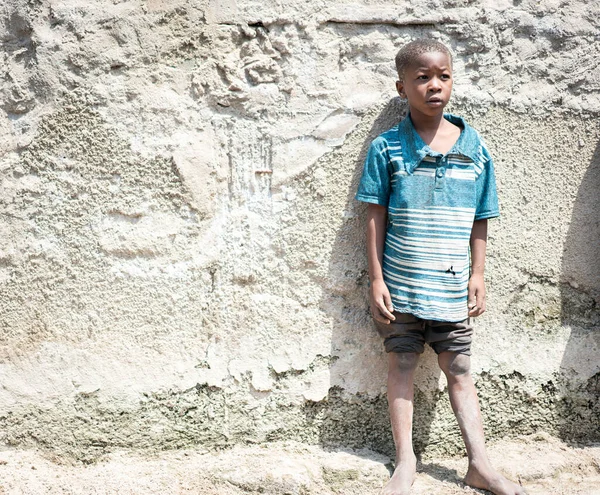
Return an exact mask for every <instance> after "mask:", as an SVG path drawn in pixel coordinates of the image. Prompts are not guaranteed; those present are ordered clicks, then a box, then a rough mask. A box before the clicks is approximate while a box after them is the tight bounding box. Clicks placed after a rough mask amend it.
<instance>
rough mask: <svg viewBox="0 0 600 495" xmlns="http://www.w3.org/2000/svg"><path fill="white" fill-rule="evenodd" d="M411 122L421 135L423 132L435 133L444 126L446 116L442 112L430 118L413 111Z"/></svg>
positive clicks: (411, 112) (411, 111)
mask: <svg viewBox="0 0 600 495" xmlns="http://www.w3.org/2000/svg"><path fill="white" fill-rule="evenodd" d="M410 120H412V123H413V127H414V128H415V130H416V131H417V132H418V133H419V134H420V133H422V132H424V133H428V132H435V131H437V130H438V129H439V128H440V127H441V126H442V125H443V123H444V114H443V113H442V112H440V113H439V114H437V115H434V116H430V115H425V114H424V113H421V112H414V111H413V110H412V109H411V110H410Z"/></svg>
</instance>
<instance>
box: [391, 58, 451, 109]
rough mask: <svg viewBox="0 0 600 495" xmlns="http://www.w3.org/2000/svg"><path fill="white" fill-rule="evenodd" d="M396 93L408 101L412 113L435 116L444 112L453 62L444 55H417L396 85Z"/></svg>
mask: <svg viewBox="0 0 600 495" xmlns="http://www.w3.org/2000/svg"><path fill="white" fill-rule="evenodd" d="M396 89H397V90H398V94H399V95H400V96H402V97H404V98H407V99H408V104H409V106H410V111H411V113H412V114H415V113H422V114H423V115H426V116H430V117H432V116H436V115H439V114H440V113H443V111H444V107H445V106H446V105H447V104H448V101H449V100H450V94H451V93H452V63H451V61H450V58H449V57H448V55H446V54H445V53H443V52H429V53H423V54H422V55H420V56H419V57H418V58H417V59H416V60H415V61H414V63H413V64H411V65H410V66H408V67H407V68H406V70H405V71H404V77H403V80H402V81H397V82H396Z"/></svg>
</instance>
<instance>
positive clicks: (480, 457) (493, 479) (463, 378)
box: [438, 352, 526, 495]
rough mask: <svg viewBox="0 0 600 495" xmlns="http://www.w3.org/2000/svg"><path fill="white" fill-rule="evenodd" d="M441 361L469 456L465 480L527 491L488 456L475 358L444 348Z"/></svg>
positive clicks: (508, 494)
mask: <svg viewBox="0 0 600 495" xmlns="http://www.w3.org/2000/svg"><path fill="white" fill-rule="evenodd" d="M438 362H439V363H440V368H441V369H442V371H443V372H444V373H445V375H446V378H447V379H448V393H449V394H450V403H451V404H452V410H453V411H454V414H455V415H456V419H457V421H458V426H459V427H460V431H461V433H462V437H463V440H464V442H465V447H466V448H467V455H468V456H469V470H468V471H467V475H466V476H465V483H466V484H467V485H470V486H472V487H474V488H482V489H484V490H489V491H490V492H492V493H494V494H496V495H525V494H526V492H525V490H524V489H523V487H521V486H519V485H517V484H516V483H513V482H512V481H509V480H507V479H506V478H505V477H504V476H502V475H501V474H500V473H498V472H497V471H495V470H494V469H493V468H492V466H491V464H490V461H489V459H488V456H487V453H486V451H485V437H484V433H483V422H482V420H481V412H480V410H479V401H478V400H477V392H476V390H475V385H474V383H473V378H472V377H471V373H470V368H471V358H470V357H469V356H466V355H464V354H457V353H455V352H441V353H440V354H439V356H438Z"/></svg>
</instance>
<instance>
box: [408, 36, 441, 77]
mask: <svg viewBox="0 0 600 495" xmlns="http://www.w3.org/2000/svg"><path fill="white" fill-rule="evenodd" d="M432 52H439V53H443V54H445V55H446V56H447V57H448V60H449V61H450V65H452V53H451V52H450V50H449V48H448V47H447V46H446V45H444V44H443V43H440V42H439V41H435V40H432V39H427V38H418V39H416V40H414V41H411V42H410V43H407V44H406V45H404V46H403V47H402V48H400V50H399V51H398V53H397V54H396V70H397V71H398V79H399V80H400V81H404V74H405V72H406V69H408V68H409V67H410V66H412V65H414V64H415V63H417V62H418V60H419V57H420V56H421V55H423V54H424V53H432Z"/></svg>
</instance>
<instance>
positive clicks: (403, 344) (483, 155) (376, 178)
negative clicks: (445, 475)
mask: <svg viewBox="0 0 600 495" xmlns="http://www.w3.org/2000/svg"><path fill="white" fill-rule="evenodd" d="M396 67H397V69H398V79H399V80H398V81H397V82H396V88H397V90H398V93H399V94H400V96H401V97H403V98H406V99H407V100H408V105H409V115H407V116H406V118H405V119H404V120H402V121H401V122H400V123H399V124H398V125H396V126H395V127H393V128H392V129H390V130H388V131H386V132H384V133H383V134H381V135H380V136H378V137H377V138H376V139H375V140H374V141H373V143H372V144H371V147H370V149H369V153H368V155H367V158H366V160H365V166H364V171H363V175H362V178H361V182H360V185H359V188H358V193H357V195H356V198H357V199H358V200H360V201H364V202H366V203H369V207H368V213H367V252H368V259H369V278H370V299H371V311H372V313H373V317H374V319H375V324H376V327H377V330H378V332H379V334H380V335H381V336H382V337H383V338H384V345H385V349H386V351H387V352H388V353H389V368H388V387H387V391H388V403H389V411H390V419H391V423H392V433H393V437H394V443H395V446H396V469H395V471H394V474H393V475H392V477H391V479H390V481H389V482H388V483H387V484H386V486H385V487H384V489H383V492H382V493H383V494H385V495H392V494H393V495H407V494H408V493H409V492H410V488H411V486H412V484H413V481H414V478H415V473H416V457H415V454H414V452H413V445H412V416H413V378H414V372H415V368H416V366H417V360H418V357H419V354H421V353H422V352H423V350H424V343H425V342H427V343H428V344H429V345H430V346H431V347H432V348H433V349H434V351H435V352H436V353H437V355H438V362H439V365H440V368H441V369H442V370H443V372H444V374H445V375H446V377H447V380H448V392H449V394H450V402H451V404H452V409H453V411H454V414H455V415H456V419H457V420H458V424H459V426H460V430H461V433H462V436H463V439H464V442H465V446H466V449H467V453H468V457H469V469H468V472H467V475H466V477H465V483H466V484H467V485H470V486H472V487H476V488H482V489H485V490H489V491H491V492H492V493H494V494H496V495H523V494H525V491H524V490H523V488H521V487H520V486H519V485H516V484H515V483H513V482H511V481H509V480H507V479H506V478H504V477H503V476H501V475H500V474H499V473H498V472H496V471H494V469H493V468H492V467H491V465H490V462H489V460H488V457H487V454H486V451H485V440H484V434H483V426H482V420H481V413H480V410H479V403H478V400H477V393H476V391H475V386H474V384H473V380H472V378H471V375H470V354H471V351H470V345H471V335H472V333H473V330H472V327H471V326H470V324H469V317H473V316H479V315H481V314H482V313H483V312H484V311H485V284H484V280H483V269H484V262H485V249H486V241H487V219H488V218H493V217H496V216H498V215H499V211H498V200H497V197H496V184H495V180H494V170H493V165H492V160H491V158H490V155H489V153H488V151H487V149H486V148H485V146H484V144H483V142H482V140H481V138H480V137H479V135H478V134H477V132H476V131H475V130H474V129H473V128H471V127H470V126H469V125H467V124H466V123H465V122H464V121H463V120H462V119H461V118H460V117H456V116H453V115H450V114H446V115H445V114H444V113H443V112H444V107H445V106H446V104H447V103H448V100H449V99H450V94H451V92H452V56H451V54H450V51H449V50H448V48H447V47H446V46H445V45H443V44H442V43H439V42H437V41H433V40H429V39H418V40H416V41H413V42H411V43H408V44H407V45H405V46H404V47H403V48H402V49H401V50H400V51H399V52H398V54H397V56H396ZM469 247H470V262H469Z"/></svg>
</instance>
